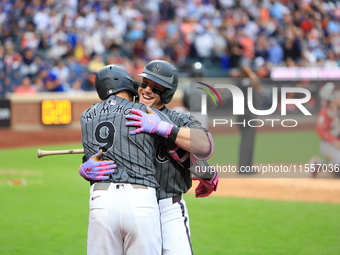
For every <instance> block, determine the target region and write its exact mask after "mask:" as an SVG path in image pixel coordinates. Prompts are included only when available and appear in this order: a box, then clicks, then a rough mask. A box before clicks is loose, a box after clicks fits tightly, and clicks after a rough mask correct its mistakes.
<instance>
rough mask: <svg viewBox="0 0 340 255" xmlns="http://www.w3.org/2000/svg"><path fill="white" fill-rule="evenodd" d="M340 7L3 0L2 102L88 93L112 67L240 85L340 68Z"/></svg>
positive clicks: (267, 1)
mask: <svg viewBox="0 0 340 255" xmlns="http://www.w3.org/2000/svg"><path fill="white" fill-rule="evenodd" d="M339 57H340V3H339V2H338V1H318V0H299V1H298V0H295V1H293V0H292V1H289V0H239V1H237V0H173V1H170V0H148V1H143V0H130V1H121V0H115V1H112V0H26V1H25V0H2V1H1V5H0V96H4V95H5V94H6V93H7V92H15V93H37V92H39V91H79V90H80V91H91V90H94V79H95V73H96V72H97V71H98V70H99V69H100V68H102V67H103V66H104V65H106V64H119V65H124V66H125V67H126V68H127V69H128V70H129V71H130V73H131V75H132V76H133V77H135V78H136V79H137V77H136V74H137V73H140V72H141V70H142V69H143V66H144V65H145V63H147V62H148V61H150V60H153V59H164V60H167V61H170V62H172V63H173V64H175V65H176V66H177V67H178V69H179V70H180V71H181V70H184V71H185V70H188V67H190V66H191V65H192V63H195V62H196V61H200V62H201V63H203V65H204V66H205V67H206V68H207V69H209V68H211V69H212V68H215V69H218V70H220V71H221V72H220V73H222V75H225V76H232V77H237V76H238V75H239V69H240V67H241V65H242V63H244V61H245V60H246V61H247V63H250V64H249V65H251V68H252V69H253V70H254V72H255V73H256V74H257V75H258V76H259V77H268V76H269V74H270V70H271V69H272V68H273V67H275V66H320V67H338V66H339V63H340V61H339Z"/></svg>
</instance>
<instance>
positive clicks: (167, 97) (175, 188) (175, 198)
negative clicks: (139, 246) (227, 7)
mask: <svg viewBox="0 0 340 255" xmlns="http://www.w3.org/2000/svg"><path fill="white" fill-rule="evenodd" d="M157 71H158V72H157ZM141 76H143V81H142V84H141V85H140V88H139V90H138V95H139V100H140V102H143V103H144V104H146V105H149V106H153V107H156V108H158V109H161V111H162V112H163V113H165V114H167V115H168V116H169V117H170V119H171V120H172V121H173V122H174V123H175V124H176V125H177V127H189V128H191V131H194V132H195V133H196V134H197V133H198V134H199V135H201V134H203V135H202V136H200V137H201V139H202V140H203V143H197V144H195V143H193V145H194V146H201V145H202V144H203V145H204V146H205V147H201V148H197V147H194V146H190V144H189V146H188V140H189V143H190V137H189V138H188V137H186V136H185V134H184V135H183V134H180V132H181V130H182V128H180V130H178V133H177V136H176V138H175V141H176V142H177V143H179V144H180V145H182V146H184V147H185V146H187V147H186V148H187V149H188V148H189V149H190V148H192V151H195V152H200V153H205V154H206V156H205V158H204V157H203V158H202V159H207V158H209V157H210V156H211V154H212V153H213V141H212V138H211V135H210V134H209V133H208V132H207V130H206V129H204V128H202V127H201V125H200V123H199V122H198V121H196V120H194V119H193V118H192V117H190V116H189V115H187V114H183V113H180V112H175V111H172V110H170V109H168V108H167V107H165V104H167V103H169V102H170V101H171V99H172V97H173V95H174V93H175V91H176V89H177V83H178V75H177V70H176V68H175V67H173V66H172V65H171V64H169V63H168V62H166V61H160V60H156V61H152V62H150V63H149V64H147V65H146V66H145V68H144V70H143V73H142V74H141ZM155 81H157V83H156V82H155ZM160 84H161V85H160ZM132 112H135V113H137V114H138V115H139V117H138V119H135V117H133V116H131V115H128V116H126V117H127V118H128V119H129V120H131V119H132V120H134V122H129V123H127V124H128V125H131V126H135V125H137V126H139V127H140V128H139V129H138V130H137V131H133V132H131V133H132V134H136V133H139V132H140V131H143V132H146V124H145V122H144V125H142V124H141V123H136V122H138V121H140V122H142V120H143V119H144V118H146V117H148V115H145V114H144V113H142V112H140V111H134V110H132ZM148 123H149V122H148ZM163 124H164V123H163ZM150 129H151V130H154V128H152V127H151V128H150ZM187 130H189V129H185V131H187ZM149 132H152V131H150V130H149ZM155 133H157V132H155ZM186 134H188V133H186ZM160 135H161V134H160ZM189 135H190V132H189ZM202 137H203V138H202ZM173 139H174V138H173ZM181 139H183V140H185V141H181ZM204 142H205V143H204ZM169 152H170V153H171V155H172V156H171V157H166V156H165V155H166V153H169ZM192 155H193V154H192ZM186 158H189V157H188V153H187V152H186V151H184V150H183V149H182V148H180V147H178V146H176V147H175V148H174V147H172V148H170V149H168V150H165V149H164V147H160V148H159V150H158V153H157V156H156V161H155V166H156V169H157V171H156V179H157V180H158V182H159V183H160V188H159V190H158V192H157V197H158V199H159V207H160V212H161V223H162V239H163V253H162V254H166V255H171V254H183V255H185V254H192V247H191V242H190V229H189V216H188V210H187V208H186V204H185V201H184V199H183V197H182V194H183V193H186V192H187V191H188V189H190V187H191V185H192V183H191V176H190V172H189V171H187V170H185V169H184V168H183V167H185V168H188V167H189V165H188V160H185V159H186ZM193 158H194V161H195V158H198V157H197V156H193ZM182 159H184V160H182ZM178 160H181V162H182V163H183V167H181V166H179V165H178V164H176V163H174V161H178ZM197 162H201V164H205V165H206V162H205V161H197ZM197 162H196V163H197ZM85 163H87V162H85ZM85 163H84V164H85ZM195 179H197V180H199V181H200V184H199V185H198V187H197V188H196V196H197V197H205V196H208V195H210V194H211V192H213V191H214V190H215V191H216V188H217V184H218V173H217V172H213V173H206V174H205V175H204V176H201V178H195Z"/></svg>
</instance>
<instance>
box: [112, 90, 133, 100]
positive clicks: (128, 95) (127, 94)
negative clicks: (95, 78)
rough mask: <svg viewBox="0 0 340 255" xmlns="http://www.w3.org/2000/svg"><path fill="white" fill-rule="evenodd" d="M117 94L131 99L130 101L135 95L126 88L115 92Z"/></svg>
mask: <svg viewBox="0 0 340 255" xmlns="http://www.w3.org/2000/svg"><path fill="white" fill-rule="evenodd" d="M115 96H117V97H121V98H124V99H126V100H129V101H132V99H133V96H132V95H131V93H130V92H129V91H126V90H122V91H119V92H117V93H116V94H115Z"/></svg>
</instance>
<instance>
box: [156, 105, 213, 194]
mask: <svg viewBox="0 0 340 255" xmlns="http://www.w3.org/2000/svg"><path fill="white" fill-rule="evenodd" d="M161 112H163V113H165V114H166V115H167V116H168V117H169V118H170V119H171V121H172V122H173V123H174V124H175V125H177V126H178V127H188V128H196V129H202V130H204V131H205V132H208V131H207V130H206V129H205V128H203V127H202V125H201V123H200V122H199V121H197V120H195V119H194V118H193V117H192V116H190V115H189V114H185V113H182V112H178V111H173V110H170V109H169V108H167V107H164V108H163V109H161ZM155 167H156V169H157V170H156V180H157V181H158V183H159V185H160V188H159V189H158V191H157V198H158V199H164V198H168V197H173V196H177V195H180V194H182V193H186V192H187V191H188V190H189V189H190V188H191V185H192V181H191V173H190V171H189V170H188V169H184V168H182V167H181V166H180V165H179V164H177V163H176V162H175V161H174V160H172V159H171V158H170V157H168V156H166V152H165V151H164V149H163V147H161V146H159V148H158V152H157V157H156V161H155Z"/></svg>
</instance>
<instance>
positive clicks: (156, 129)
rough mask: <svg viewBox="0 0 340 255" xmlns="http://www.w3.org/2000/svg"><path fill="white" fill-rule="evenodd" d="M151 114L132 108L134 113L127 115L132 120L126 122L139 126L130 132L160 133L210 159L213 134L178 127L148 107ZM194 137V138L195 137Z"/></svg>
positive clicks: (184, 147)
mask: <svg viewBox="0 0 340 255" xmlns="http://www.w3.org/2000/svg"><path fill="white" fill-rule="evenodd" d="M147 110H148V112H150V113H149V114H147V113H144V112H143V111H141V110H135V109H132V110H130V112H131V113H134V114H133V115H126V116H125V118H126V119H128V120H132V121H129V122H126V125H127V126H134V127H138V128H137V129H135V130H133V131H131V132H130V134H138V133H141V132H143V133H149V134H153V133H154V134H158V135H160V136H162V137H164V138H166V139H169V140H170V141H173V142H175V143H176V144H177V145H178V146H179V147H181V148H182V149H184V150H186V151H190V152H191V153H194V154H199V155H203V156H202V157H203V158H201V157H199V158H201V159H208V158H209V157H210V156H211V155H212V152H213V139H212V136H211V135H210V134H209V133H207V132H204V131H203V130H201V129H194V128H185V127H181V128H179V127H177V126H176V125H173V124H171V123H169V122H166V121H164V120H162V119H161V118H160V117H159V116H158V114H156V113H153V112H152V111H151V110H150V108H148V107H147ZM193 137H194V138H193Z"/></svg>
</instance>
